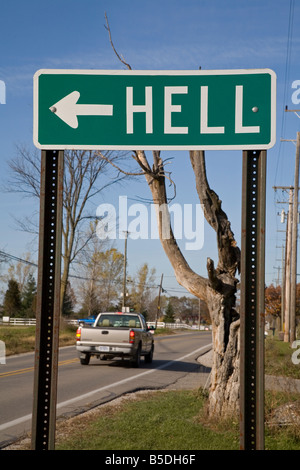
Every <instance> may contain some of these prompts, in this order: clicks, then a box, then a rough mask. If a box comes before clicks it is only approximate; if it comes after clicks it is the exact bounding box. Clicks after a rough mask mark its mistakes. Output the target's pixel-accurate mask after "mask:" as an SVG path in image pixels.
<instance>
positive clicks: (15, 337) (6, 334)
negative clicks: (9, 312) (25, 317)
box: [0, 325, 76, 356]
mask: <svg viewBox="0 0 300 470" xmlns="http://www.w3.org/2000/svg"><path fill="white" fill-rule="evenodd" d="M75 332H76V327H74V326H68V325H66V326H64V327H63V328H61V330H60V333H59V344H60V346H67V345H70V344H75ZM0 340H1V341H4V343H5V348H6V351H5V352H6V356H11V355H13V354H22V353H26V352H30V351H34V349H35V326H0Z"/></svg>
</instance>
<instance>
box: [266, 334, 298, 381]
mask: <svg viewBox="0 0 300 470" xmlns="http://www.w3.org/2000/svg"><path fill="white" fill-rule="evenodd" d="M294 352H295V349H292V348H291V346H290V343H285V342H284V341H279V340H278V339H277V338H276V337H268V338H266V341H265V372H266V374H268V375H277V376H278V375H281V376H286V377H292V378H294V379H300V365H299V364H293V362H292V354H293V353H294Z"/></svg>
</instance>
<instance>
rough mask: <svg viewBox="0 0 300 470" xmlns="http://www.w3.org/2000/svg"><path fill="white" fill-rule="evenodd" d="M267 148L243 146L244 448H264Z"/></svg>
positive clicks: (241, 410) (241, 436) (242, 409)
mask: <svg viewBox="0 0 300 470" xmlns="http://www.w3.org/2000/svg"><path fill="white" fill-rule="evenodd" d="M266 159H267V153H266V151H265V150H257V151H244V152H243V187H242V243H241V303H240V317H241V343H240V348H241V361H240V370H241V375H240V379H241V389H240V448H241V449H243V450H262V449H263V448H264V330H265V314H264V288H265V205H266Z"/></svg>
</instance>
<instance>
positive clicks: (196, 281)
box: [106, 16, 240, 416]
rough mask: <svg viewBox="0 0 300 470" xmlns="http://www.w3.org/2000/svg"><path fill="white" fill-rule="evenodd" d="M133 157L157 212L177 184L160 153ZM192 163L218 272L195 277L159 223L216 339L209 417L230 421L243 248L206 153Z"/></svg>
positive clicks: (194, 154) (161, 218)
mask: <svg viewBox="0 0 300 470" xmlns="http://www.w3.org/2000/svg"><path fill="white" fill-rule="evenodd" d="M106 28H107V30H108V32H109V40H110V43H111V45H112V47H113V50H114V51H115V53H116V54H117V57H118V59H119V60H121V61H122V63H123V64H124V65H126V66H127V68H128V69H131V67H130V66H129V65H128V64H127V63H126V62H125V60H124V59H123V58H120V56H119V54H118V53H117V52H116V49H115V46H114V44H113V41H112V35H111V31H110V27H109V24H108V19H107V16H106ZM132 156H133V158H134V160H135V161H136V162H137V163H138V165H139V166H140V168H141V170H142V172H143V173H144V176H145V178H146V182H147V184H148V187H149V189H150V191H151V194H152V199H153V202H154V203H155V204H156V207H163V208H167V203H168V197H167V188H166V182H168V183H170V182H171V183H173V182H172V180H171V178H170V173H168V172H167V171H166V169H165V164H164V161H163V159H162V156H161V152H160V151H153V152H152V157H153V161H152V162H151V164H150V163H149V161H148V159H147V156H146V153H145V152H144V151H142V150H140V151H135V152H134V153H133V155H132ZM190 161H191V165H192V168H193V171H194V175H195V186H196V190H197V193H198V196H199V199H200V203H201V204H202V207H203V210H204V215H205V218H206V220H207V222H208V223H209V224H210V225H211V227H212V228H213V229H214V230H215V232H216V239H217V246H218V257H219V259H218V264H217V266H216V267H215V264H214V262H213V260H212V259H210V258H208V259H207V274H208V277H207V278H205V277H203V276H200V275H199V274H197V273H196V272H194V271H193V270H192V269H191V267H190V266H189V264H188V263H187V261H186V259H185V257H184V255H183V253H182V251H181V250H180V248H179V246H178V244H177V241H176V239H175V237H174V234H173V231H172V227H171V224H170V216H169V213H168V210H167V209H166V210H165V213H164V212H163V211H158V212H157V223H158V230H159V237H160V241H161V244H162V246H163V249H164V251H165V253H166V255H167V257H168V259H169V261H170V263H171V265H172V267H173V269H174V273H175V276H176V279H177V281H178V283H179V284H180V285H182V286H183V287H185V288H186V290H187V291H188V292H190V293H191V294H193V295H195V296H196V297H198V298H199V299H202V300H203V301H205V302H206V304H207V306H208V309H209V313H210V318H211V323H212V336H213V365H212V372H211V385H210V393H209V409H208V411H209V415H210V416H215V415H217V416H226V415H229V414H232V413H236V412H237V411H238V409H239V358H240V342H239V332H240V319H239V314H238V312H237V311H236V309H235V302H236V292H237V283H238V279H237V278H236V273H237V271H238V270H239V266H240V249H239V248H238V247H237V244H236V241H235V238H234V234H233V232H232V230H231V224H230V222H229V220H228V217H227V215H226V214H225V212H224V211H223V210H222V204H221V201H220V199H219V197H218V195H217V194H216V193H215V192H214V191H213V190H212V189H211V188H210V186H209V183H208V180H207V175H206V165H205V154H204V152H203V151H190ZM166 221H167V223H168V226H169V227H168V228H169V234H170V235H169V237H165V236H164V230H165V228H166V227H165V225H166Z"/></svg>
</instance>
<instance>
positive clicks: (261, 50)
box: [0, 0, 300, 295]
mask: <svg viewBox="0 0 300 470" xmlns="http://www.w3.org/2000/svg"><path fill="white" fill-rule="evenodd" d="M291 5H292V11H293V17H292V18H293V28H291V23H289V19H290V16H289V14H290V2H289V1H287V0H272V1H271V0H260V1H259V0H252V1H251V2H249V1H245V0H239V1H235V0H228V1H226V2H225V1H222V0H185V1H184V2H182V1H180V0H151V1H148V0H139V1H136V0H131V1H129V2H124V1H121V0H109V1H107V0H59V1H58V0H52V1H51V2H50V1H45V0H28V1H23V0H3V1H2V2H1V30H0V80H3V81H4V82H5V85H6V104H0V142H1V145H0V164H1V177H0V178H1V184H2V183H3V182H5V181H6V180H7V179H8V177H9V175H8V164H7V162H8V161H9V160H10V159H11V158H13V157H14V156H15V155H16V145H17V144H19V145H26V146H27V147H29V148H30V147H32V148H33V143H32V124H33V120H32V119H33V118H32V114H33V96H32V91H33V75H34V73H35V72H36V71H37V70H38V69H41V68H48V69H60V68H65V69H90V68H91V69H122V68H124V66H122V64H121V63H120V62H119V61H118V60H117V58H116V56H115V55H114V53H113V51H112V48H111V46H110V44H109V40H108V34H107V31H106V30H105V27H104V24H105V17H104V14H105V12H107V15H108V18H109V22H110V27H111V30H112V35H113V40H114V43H115V46H116V48H117V49H118V52H119V53H120V54H122V55H123V56H124V57H125V59H126V61H127V62H129V63H130V64H131V66H132V68H134V69H141V70H144V69H145V70H151V69H155V70H195V69H198V68H199V66H201V67H202V69H243V68H250V69H252V68H270V69H273V70H274V71H275V73H276V75H277V142H276V145H275V146H274V147H273V148H272V149H270V150H268V167H267V239H266V253H267V259H266V283H267V284H270V283H271V282H273V280H275V279H276V277H277V269H275V268H274V267H275V266H280V261H278V260H280V259H281V248H278V247H279V246H281V245H282V243H283V235H284V234H283V233H282V232H279V230H282V229H283V228H284V226H283V225H281V224H280V218H279V217H278V216H277V215H276V214H277V212H279V211H281V209H282V204H276V202H275V201H276V197H277V196H276V197H275V193H274V189H273V186H274V185H277V186H279V185H280V186H288V185H293V184H294V180H293V174H294V162H295V146H294V145H293V143H290V142H280V139H281V138H285V139H295V138H296V132H297V131H298V130H300V120H299V118H298V117H297V116H295V115H294V114H293V113H285V112H284V106H285V105H288V106H289V108H290V109H292V108H293V109H294V108H295V105H294V104H293V103H292V101H291V97H292V93H293V91H294V90H293V89H292V83H293V81H295V80H300V67H299V65H298V64H299V52H300V35H299V28H297V27H296V26H297V21H296V20H297V19H298V18H299V14H300V6H299V3H298V4H297V3H296V2H292V3H291ZM288 45H289V47H288ZM165 156H166V158H168V157H173V160H172V165H171V170H172V177H173V179H174V180H175V182H176V187H177V199H176V200H175V201H174V202H178V203H181V204H183V203H191V204H192V203H193V204H197V203H198V202H199V201H198V199H197V195H196V191H195V185H194V175H193V172H192V169H191V166H190V162H189V156H188V153H187V152H166V155H165ZM206 158H207V173H208V179H209V182H210V185H211V187H212V188H213V189H214V190H215V191H216V192H217V193H218V194H219V196H220V199H221V200H222V201H223V208H224V210H225V212H227V214H228V216H229V218H230V220H231V223H232V228H233V231H234V233H235V235H236V238H237V240H238V242H239V241H240V220H241V177H242V175H241V168H242V153H241V151H232V152H228V151H210V152H207V153H206ZM228 182H229V184H228ZM127 191H128V192H127ZM119 194H120V195H125V194H127V195H128V197H131V198H133V199H134V198H136V197H137V198H138V197H150V193H149V192H148V189H147V188H146V183H145V182H144V181H143V180H142V179H139V181H137V182H136V183H135V184H133V183H132V182H131V183H130V187H128V188H124V187H122V188H120V190H119ZM117 196H118V194H116V193H115V192H113V193H110V194H108V195H107V200H106V201H105V202H114V203H116V200H117V199H116V198H117ZM282 197H283V196H281V194H280V198H282ZM98 202H99V204H100V203H102V202H103V201H102V200H101V201H98ZM96 205H97V202H96ZM35 207H36V206H34V202H33V200H30V199H26V198H25V199H24V198H21V197H20V196H18V195H12V194H3V193H1V197H0V212H1V221H2V223H1V229H0V249H1V250H4V251H6V252H8V253H11V254H13V255H14V256H17V257H23V255H24V253H26V252H27V251H29V250H31V251H32V252H33V257H34V258H36V251H37V245H36V244H32V243H31V244H30V245H29V242H30V241H31V239H30V238H29V237H27V235H24V234H23V233H21V232H19V231H18V230H16V226H15V222H14V220H13V216H14V217H16V218H19V217H21V216H23V215H30V214H31V213H32V212H33V210H34V209H35ZM118 247H119V249H120V250H123V241H121V242H120V243H119V244H118ZM185 254H186V256H187V258H188V260H189V262H190V263H191V266H192V268H193V269H195V270H196V271H197V272H199V273H200V274H203V275H205V274H206V268H205V266H206V258H207V257H208V256H210V257H211V258H213V259H215V260H217V254H216V246H215V235H214V233H213V232H212V230H211V229H210V228H209V227H207V226H205V232H204V245H203V248H202V249H201V250H197V251H189V252H186V253H185ZM128 261H129V270H130V271H131V272H135V271H136V269H137V267H139V266H140V265H141V263H143V262H147V263H148V264H149V266H150V267H155V268H156V272H157V278H156V280H157V284H158V283H159V279H160V276H161V273H164V278H165V282H164V284H165V288H166V289H167V290H168V289H169V293H170V294H171V293H175V292H176V293H177V294H178V295H180V292H182V293H184V291H183V289H181V288H179V286H178V284H177V283H176V281H175V278H174V274H173V271H172V268H171V267H170V264H169V261H168V260H167V258H166V256H165V255H164V253H163V251H162V248H161V246H160V244H159V241H154V240H150V241H142V240H139V241H133V240H129V242H128ZM2 270H3V268H2ZM298 272H299V271H298Z"/></svg>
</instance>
